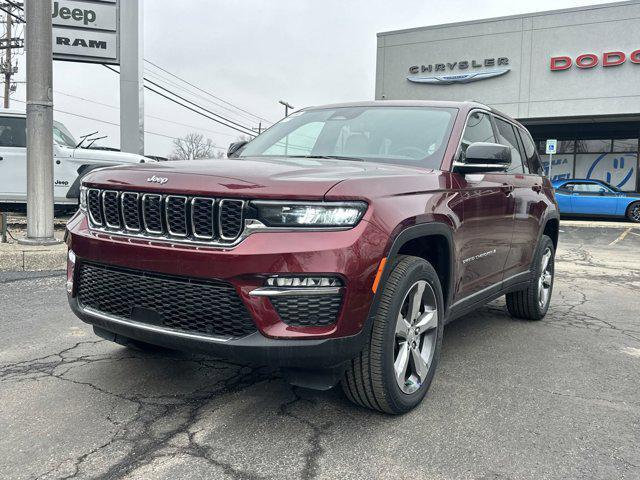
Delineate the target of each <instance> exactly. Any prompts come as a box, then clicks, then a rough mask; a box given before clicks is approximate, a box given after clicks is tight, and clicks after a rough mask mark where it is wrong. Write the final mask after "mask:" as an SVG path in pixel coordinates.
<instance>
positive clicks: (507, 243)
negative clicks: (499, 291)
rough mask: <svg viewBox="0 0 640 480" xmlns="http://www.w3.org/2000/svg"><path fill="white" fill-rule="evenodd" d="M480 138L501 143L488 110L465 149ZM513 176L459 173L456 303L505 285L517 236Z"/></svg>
mask: <svg viewBox="0 0 640 480" xmlns="http://www.w3.org/2000/svg"><path fill="white" fill-rule="evenodd" d="M474 142H491V143H496V136H495V133H494V130H493V122H492V121H491V118H490V116H489V115H488V114H487V113H483V112H479V111H476V112H473V113H471V114H470V116H469V118H468V119H467V125H466V127H465V131H464V134H463V139H462V145H461V150H462V152H464V151H466V148H467V147H468V146H469V145H470V144H471V143H474ZM511 177H512V175H509V174H506V173H481V174H466V175H460V174H457V173H456V174H454V178H455V180H456V182H457V184H458V188H459V192H460V207H461V208H460V211H461V224H460V227H459V229H458V241H459V245H458V247H457V252H456V253H457V258H458V278H456V292H457V294H456V296H455V298H454V302H455V301H459V300H463V299H466V298H470V297H471V296H472V295H474V294H478V293H482V292H483V291H485V292H487V293H489V292H490V291H491V289H492V288H493V287H499V286H500V284H501V282H502V277H503V271H504V267H505V263H506V261H507V257H508V255H509V250H510V248H511V238H512V236H513V228H514V215H515V200H514V196H513V189H514V187H513V184H512V182H511V181H510V178H511Z"/></svg>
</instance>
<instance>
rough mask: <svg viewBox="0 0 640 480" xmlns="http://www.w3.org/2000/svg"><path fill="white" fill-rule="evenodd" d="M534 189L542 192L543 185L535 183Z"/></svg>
mask: <svg viewBox="0 0 640 480" xmlns="http://www.w3.org/2000/svg"><path fill="white" fill-rule="evenodd" d="M531 188H532V189H533V191H534V192H536V193H540V192H541V191H542V185H538V184H535V185H534V186H533V187H531Z"/></svg>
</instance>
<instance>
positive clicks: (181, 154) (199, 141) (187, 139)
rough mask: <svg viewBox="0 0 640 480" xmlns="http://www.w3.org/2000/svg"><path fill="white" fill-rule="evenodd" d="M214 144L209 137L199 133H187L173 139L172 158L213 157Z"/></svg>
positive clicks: (194, 158)
mask: <svg viewBox="0 0 640 480" xmlns="http://www.w3.org/2000/svg"><path fill="white" fill-rule="evenodd" d="M215 151H216V145H215V144H214V143H213V140H211V139H210V138H205V137H204V135H202V134H201V133H189V134H187V135H185V136H184V137H182V138H176V139H175V140H174V141H173V153H172V154H171V156H170V158H171V159H172V160H197V159H199V158H214V157H215Z"/></svg>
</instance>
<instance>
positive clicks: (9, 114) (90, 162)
mask: <svg viewBox="0 0 640 480" xmlns="http://www.w3.org/2000/svg"><path fill="white" fill-rule="evenodd" d="M26 121H27V117H26V114H25V113H24V112H21V111H15V110H5V109H0V203H1V204H11V205H12V206H18V207H23V206H24V205H25V204H26V203H27V148H26V147H27V134H26ZM77 145H78V142H77V141H76V139H75V138H74V137H73V135H71V133H70V132H69V130H67V128H66V127H65V126H64V125H63V124H62V123H60V122H54V124H53V196H54V203H55V205H56V207H64V206H69V207H72V206H76V205H78V196H79V192H80V180H81V179H82V177H83V176H84V175H86V174H87V173H88V172H89V171H91V170H94V169H96V168H98V167H106V166H110V165H122V164H129V163H131V164H134V163H144V162H155V160H152V159H150V158H147V157H143V156H141V155H134V154H131V153H123V152H118V151H110V150H106V149H105V150H103V149H91V148H82V147H80V148H76V147H77Z"/></svg>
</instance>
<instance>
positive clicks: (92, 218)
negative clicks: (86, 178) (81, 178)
mask: <svg viewBox="0 0 640 480" xmlns="http://www.w3.org/2000/svg"><path fill="white" fill-rule="evenodd" d="M91 191H94V192H98V208H99V209H100V216H102V215H103V212H102V192H101V191H100V189H99V188H89V189H88V190H87V212H89V220H90V221H91V223H92V224H93V225H97V226H102V220H100V221H99V222H98V221H96V219H95V218H94V217H93V213H91V209H90V208H89V194H90V193H91Z"/></svg>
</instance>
